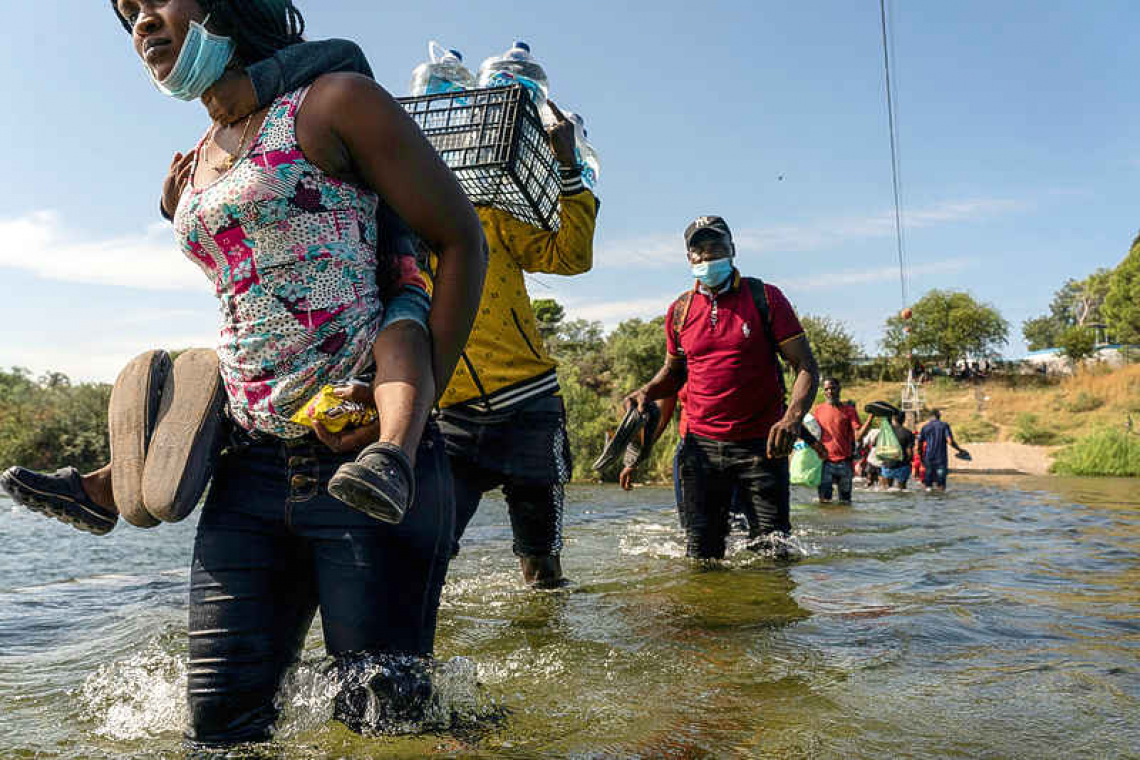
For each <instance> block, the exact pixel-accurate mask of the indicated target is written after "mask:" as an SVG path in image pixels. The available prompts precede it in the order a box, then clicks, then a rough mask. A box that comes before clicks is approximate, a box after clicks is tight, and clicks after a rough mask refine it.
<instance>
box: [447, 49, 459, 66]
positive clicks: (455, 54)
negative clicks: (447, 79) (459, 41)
mask: <svg viewBox="0 0 1140 760" xmlns="http://www.w3.org/2000/svg"><path fill="white" fill-rule="evenodd" d="M448 56H450V57H452V58H454V59H455V60H457V61H459V62H460V63H463V53H460V52H459V51H458V50H456V49H455V48H451V49H450V50H448V51H447V55H445V56H444V58H447V57H448Z"/></svg>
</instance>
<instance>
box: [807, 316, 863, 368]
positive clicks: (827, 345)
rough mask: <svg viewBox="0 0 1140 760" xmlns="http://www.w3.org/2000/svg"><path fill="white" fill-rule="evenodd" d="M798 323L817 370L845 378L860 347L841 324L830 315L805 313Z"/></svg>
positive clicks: (857, 355)
mask: <svg viewBox="0 0 1140 760" xmlns="http://www.w3.org/2000/svg"><path fill="white" fill-rule="evenodd" d="M800 324H802V325H803V327H804V332H805V333H806V334H807V339H808V343H810V344H811V350H812V353H813V354H815V360H816V363H818V364H819V371H820V372H821V373H822V374H823V375H825V376H829V377H838V378H840V379H847V378H848V377H850V376H851V367H852V366H853V364H854V362H855V359H857V358H858V357H859V353H860V348H859V345H858V344H857V343H856V342H855V339H854V338H853V337H852V336H851V333H849V332H847V329H846V328H845V327H844V326H843V324H842V323H841V322H839V321H837V320H834V319H832V318H831V317H817V316H814V315H812V314H805V315H803V316H802V317H800Z"/></svg>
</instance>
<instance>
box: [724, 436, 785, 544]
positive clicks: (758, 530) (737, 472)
mask: <svg viewBox="0 0 1140 760" xmlns="http://www.w3.org/2000/svg"><path fill="white" fill-rule="evenodd" d="M766 446H767V442H766V441H760V442H751V443H741V444H735V445H734V444H729V445H728V447H727V452H726V453H727V459H728V461H729V466H730V468H731V472H732V476H733V478H734V479H735V481H736V484H737V495H738V498H739V501H740V503H741V507H742V509H743V510H744V514H745V515H746V516H747V518H748V527H749V535H750V536H752V537H758V536H766V535H768V534H770V533H781V534H785V535H786V534H787V533H788V532H790V531H791V529H792V523H791V518H790V516H789V515H790V489H791V484H790V479H789V475H788V459H787V458H786V457H781V458H778V459H769V458H768V457H767V456H766V452H765V448H766Z"/></svg>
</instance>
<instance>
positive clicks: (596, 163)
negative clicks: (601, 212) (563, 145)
mask: <svg viewBox="0 0 1140 760" xmlns="http://www.w3.org/2000/svg"><path fill="white" fill-rule="evenodd" d="M566 118H567V119H569V120H570V121H572V122H574V141H575V142H576V143H577V148H576V153H577V155H578V163H580V164H581V165H582V182H583V183H584V184H585V185H586V187H588V188H589V189H590V190H593V189H594V188H596V187H597V186H598V178H599V177H600V176H601V173H602V165H601V160H600V159H599V158H598V152H597V151H596V150H594V146H593V145H590V143H589V142H587V141H586V135H587V132H586V120H585V119H583V118H582V116H581V114H577V113H574V112H573V111H568V112H566Z"/></svg>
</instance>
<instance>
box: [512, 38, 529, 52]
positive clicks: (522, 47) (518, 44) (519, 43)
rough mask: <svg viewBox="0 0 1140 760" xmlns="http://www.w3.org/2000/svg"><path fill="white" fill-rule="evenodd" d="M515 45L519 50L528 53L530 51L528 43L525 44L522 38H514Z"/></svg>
mask: <svg viewBox="0 0 1140 760" xmlns="http://www.w3.org/2000/svg"><path fill="white" fill-rule="evenodd" d="M515 47H516V48H518V49H519V50H525V51H526V52H528V53H529V52H530V45H528V44H526V43H525V42H523V41H522V40H515Z"/></svg>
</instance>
